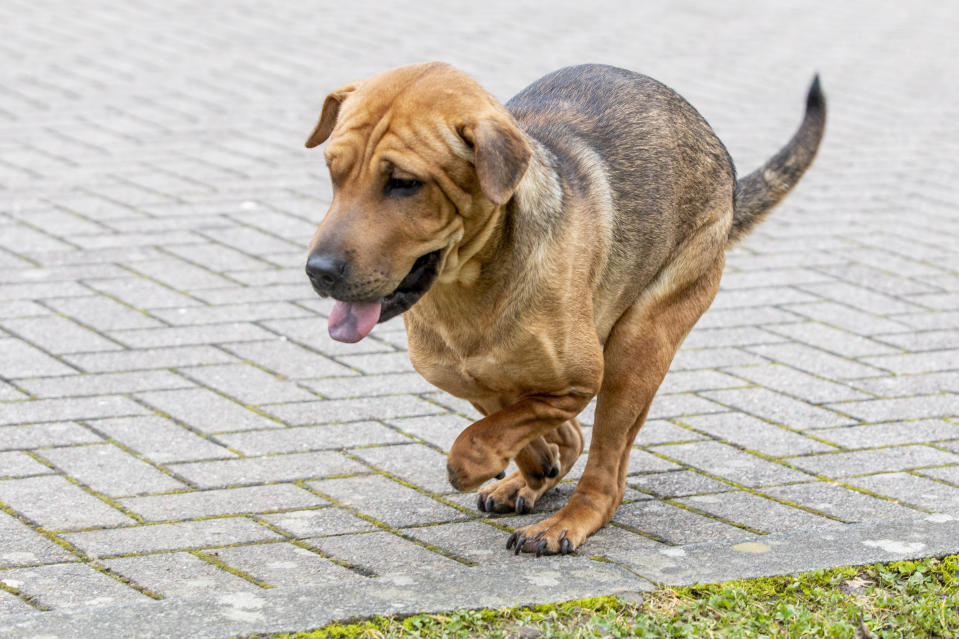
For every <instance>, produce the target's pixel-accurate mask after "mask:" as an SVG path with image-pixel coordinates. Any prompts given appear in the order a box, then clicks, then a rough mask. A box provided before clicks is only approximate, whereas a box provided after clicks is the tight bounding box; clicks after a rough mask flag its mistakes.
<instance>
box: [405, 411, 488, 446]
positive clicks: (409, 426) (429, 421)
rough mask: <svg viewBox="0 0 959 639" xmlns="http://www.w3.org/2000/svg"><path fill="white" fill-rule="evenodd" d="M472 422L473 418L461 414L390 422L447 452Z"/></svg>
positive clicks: (408, 418) (410, 418) (409, 418)
mask: <svg viewBox="0 0 959 639" xmlns="http://www.w3.org/2000/svg"><path fill="white" fill-rule="evenodd" d="M472 423H473V422H472V421H471V420H469V419H466V418H464V417H462V416H460V415H430V416H426V417H406V418H402V419H396V418H394V419H391V420H390V424H392V425H394V426H396V427H397V428H399V429H400V430H402V431H403V432H405V433H409V434H410V435H413V436H414V437H419V438H420V439H422V440H424V441H427V442H429V443H431V444H433V445H434V446H438V447H439V448H440V449H441V450H443V451H447V452H448V451H449V449H450V447H451V446H452V445H453V442H454V441H456V438H457V437H458V436H459V434H460V433H461V432H463V430H464V429H465V428H466V427H467V426H469V425H470V424H472Z"/></svg>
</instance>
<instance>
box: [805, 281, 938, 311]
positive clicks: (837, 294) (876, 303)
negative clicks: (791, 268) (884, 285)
mask: <svg viewBox="0 0 959 639" xmlns="http://www.w3.org/2000/svg"><path fill="white" fill-rule="evenodd" d="M801 288H802V289H803V290H804V291H808V292H810V293H814V294H816V295H818V296H820V297H824V298H827V299H832V300H836V301H838V302H841V303H843V304H848V305H850V306H854V307H855V308H857V309H860V310H863V311H866V312H867V313H874V314H876V315H880V316H883V315H892V314H895V313H908V312H910V311H913V312H914V311H917V310H919V309H920V307H919V306H916V305H915V304H910V303H908V302H904V301H903V300H902V299H900V298H898V297H893V296H890V295H885V294H883V293H878V292H876V291H871V290H869V289H867V288H863V287H862V286H856V285H853V284H848V283H846V282H829V283H819V284H803V285H802V286H801Z"/></svg>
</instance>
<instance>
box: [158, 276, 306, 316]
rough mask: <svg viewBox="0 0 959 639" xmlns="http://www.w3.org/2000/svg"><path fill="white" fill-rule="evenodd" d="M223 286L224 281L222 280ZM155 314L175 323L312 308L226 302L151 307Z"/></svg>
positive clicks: (299, 313)
mask: <svg viewBox="0 0 959 639" xmlns="http://www.w3.org/2000/svg"><path fill="white" fill-rule="evenodd" d="M221 286H222V284H221ZM150 314H151V315H153V316H154V317H159V318H160V319H162V320H163V321H164V322H168V323H170V324H173V325H174V326H193V325H198V324H223V323H229V322H256V321H259V320H268V319H277V318H281V317H303V316H304V315H309V312H308V311H306V310H304V309H302V308H300V307H299V306H294V305H292V304H288V303H286V302H261V303H248V304H223V305H218V306H183V307H180V308H165V309H156V310H153V311H150Z"/></svg>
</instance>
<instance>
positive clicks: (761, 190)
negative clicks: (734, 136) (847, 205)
mask: <svg viewBox="0 0 959 639" xmlns="http://www.w3.org/2000/svg"><path fill="white" fill-rule="evenodd" d="M825 129H826V96H824V95H823V92H822V88H821V87H820V86H819V75H818V74H817V75H816V77H815V78H814V79H813V81H812V85H811V86H810V87H809V94H808V95H807V96H806V115H805V116H804V117H803V121H802V124H801V125H800V126H799V130H798V131H796V134H795V135H794V136H793V138H792V139H791V140H790V141H789V143H788V144H787V145H786V146H784V147H783V148H782V150H780V151H779V153H777V154H776V155H774V156H773V157H772V158H770V160H769V161H768V162H766V163H765V164H764V165H762V166H761V167H759V168H758V169H756V170H755V171H753V172H752V173H750V174H749V175H747V176H746V177H744V178H742V179H740V180H739V181H738V182H737V183H736V196H735V208H734V209H733V224H732V227H730V229H729V240H728V241H727V242H726V246H727V247H729V246H731V245H732V244H734V243H735V242H737V241H738V240H740V239H742V238H743V237H745V236H746V235H747V234H748V233H749V232H750V231H752V230H753V228H755V226H756V225H757V224H759V223H760V222H761V221H762V220H763V219H764V218H765V217H766V216H767V215H769V212H770V211H772V210H773V208H774V207H775V206H776V205H777V204H779V203H780V202H781V201H782V199H783V198H784V197H786V194H787V193H789V191H791V190H792V188H793V187H794V186H796V183H797V182H799V178H801V177H802V174H803V173H804V172H805V171H806V169H807V168H809V165H810V164H812V161H813V158H815V157H816V151H817V150H818V149H819V141H820V140H821V139H822V134H823V131H825Z"/></svg>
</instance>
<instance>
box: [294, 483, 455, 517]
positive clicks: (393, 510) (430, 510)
mask: <svg viewBox="0 0 959 639" xmlns="http://www.w3.org/2000/svg"><path fill="white" fill-rule="evenodd" d="M309 485H310V486H311V487H313V488H314V489H316V490H317V491H318V492H319V493H320V494H322V495H328V496H330V497H332V498H333V499H335V500H337V501H338V502H339V503H341V504H344V505H346V506H352V507H353V508H356V509H357V510H358V511H360V512H361V513H363V514H365V515H368V516H370V517H373V518H374V519H377V520H379V521H381V522H383V523H385V524H387V525H389V526H393V527H402V526H413V525H416V524H430V523H440V522H447V521H454V520H457V519H465V518H466V515H465V514H464V513H461V512H460V511H458V510H455V509H453V508H451V507H449V506H445V505H443V504H441V503H440V502H438V501H436V500H434V499H431V498H429V497H427V496H426V495H423V494H422V493H418V492H416V491H415V490H413V489H411V488H407V487H406V486H403V485H402V484H400V483H397V482H395V481H391V480H389V479H387V478H386V477H383V476H382V475H367V476H364V477H349V478H344V479H327V480H325V481H314V482H309Z"/></svg>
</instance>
